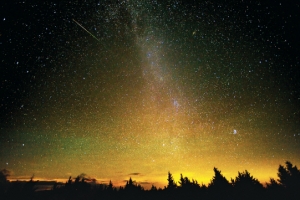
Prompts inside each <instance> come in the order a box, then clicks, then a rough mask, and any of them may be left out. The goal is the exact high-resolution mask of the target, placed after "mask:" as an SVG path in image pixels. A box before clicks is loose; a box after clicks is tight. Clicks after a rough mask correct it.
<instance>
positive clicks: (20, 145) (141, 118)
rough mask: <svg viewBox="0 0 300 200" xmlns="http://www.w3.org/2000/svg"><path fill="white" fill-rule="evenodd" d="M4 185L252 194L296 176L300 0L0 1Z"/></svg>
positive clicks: (0, 151)
mask: <svg viewBox="0 0 300 200" xmlns="http://www.w3.org/2000/svg"><path fill="white" fill-rule="evenodd" d="M0 6H1V12H0V16H1V18H0V21H1V22H0V51H1V54H0V56H1V57H0V68H1V69H0V81H1V84H0V94H1V95H0V120H1V121H0V169H4V168H6V169H8V170H10V171H11V172H12V174H11V177H10V178H11V179H23V178H27V179H28V178H30V177H31V176H32V174H34V175H35V177H36V179H39V180H61V179H67V178H68V177H69V176H73V177H75V176H77V175H79V174H81V173H85V174H87V176H88V177H91V178H96V179H97V180H98V182H99V183H107V182H108V181H109V180H112V182H113V184H114V185H116V186H117V185H124V184H125V183H124V180H126V179H127V180H128V179H129V177H132V178H133V180H136V181H137V182H138V183H140V184H142V186H143V187H145V188H149V187H151V184H154V185H156V186H160V187H162V186H164V185H166V184H167V173H168V171H170V172H171V173H172V174H173V175H174V178H175V180H176V181H177V180H178V178H179V176H180V173H182V174H183V175H184V176H188V177H189V178H193V179H196V180H197V181H198V182H199V183H204V184H207V183H208V182H209V181H210V180H211V178H212V176H213V167H217V168H218V169H220V170H221V171H222V173H223V174H224V175H225V177H226V178H227V179H230V178H234V177H235V176H237V173H238V171H243V170H245V169H247V170H248V171H249V172H250V173H251V174H252V175H253V176H254V177H255V178H258V179H259V180H260V181H261V182H262V183H264V182H266V181H269V178H270V177H273V178H276V177H277V174H276V173H277V169H278V166H279V164H284V162H285V161H286V160H289V161H291V162H292V163H293V164H295V165H298V166H299V165H300V106H299V105H300V81H299V80H300V73H299V72H300V69H299V67H300V64H299V62H300V51H299V50H300V42H299V36H300V23H299V22H300V16H299V15H300V3H299V2H298V1H277V0H275V1H242V0H239V1H225V0H223V1H220V0H219V1H193V0H188V1H186V0H184V1H183V0H181V1H180V0H173V1H170V0H167V1H163V0H152V1H150V0H149V1H146V0H145V1H134V0H127V1H126V0H123V1H122V0H110V1H109V0H82V1H58V0H57V1H52V2H50V1H34V0H31V1H27V0H23V1H21V0H20V1H9V0H7V1H4V2H2V3H1V5H0Z"/></svg>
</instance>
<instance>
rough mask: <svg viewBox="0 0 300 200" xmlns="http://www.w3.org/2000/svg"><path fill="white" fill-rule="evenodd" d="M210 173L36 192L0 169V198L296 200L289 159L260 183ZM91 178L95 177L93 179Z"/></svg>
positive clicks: (298, 185) (297, 177)
mask: <svg viewBox="0 0 300 200" xmlns="http://www.w3.org/2000/svg"><path fill="white" fill-rule="evenodd" d="M213 170H214V176H213V177H212V179H211V181H210V183H209V184H208V185H204V184H199V183H198V182H197V181H196V180H194V179H189V178H188V177H186V176H183V175H182V174H181V175H180V179H179V180H178V182H176V181H175V180H174V178H173V175H172V174H171V172H168V176H167V181H168V184H167V186H165V187H164V188H157V187H155V186H154V185H152V187H151V189H150V190H145V189H144V188H143V187H142V186H141V185H140V184H137V183H136V182H135V181H133V180H132V179H131V178H129V180H128V181H127V182H126V184H125V186H120V187H114V186H113V183H112V182H111V181H110V182H109V184H107V185H103V184H101V185H99V184H98V185H92V184H91V183H90V181H91V180H89V179H88V178H86V176H85V174H81V175H78V176H77V177H76V178H74V179H73V178H72V177H70V178H69V179H68V181H67V182H66V183H65V184H63V185H60V184H58V183H55V184H54V186H53V188H52V190H47V191H39V192H37V191H36V188H37V187H36V185H37V183H38V181H34V180H33V177H31V179H30V181H27V182H25V183H24V182H20V181H13V182H10V181H8V179H7V178H8V176H9V175H10V172H9V171H8V170H6V169H3V170H1V171H0V195H1V196H0V199H128V200H129V199H146V200H147V199H149V200H150V199H178V200H179V199H187V200H188V199H208V200H210V199H211V200H214V199H218V200H219V199H233V200H235V199H236V200H237V199H245V200H248V199H280V200H282V199H292V200H293V199H300V170H299V169H298V168H297V166H293V164H292V163H291V162H289V161H286V162H285V166H283V165H279V168H278V172H277V175H278V178H277V179H274V178H270V180H269V182H268V183H266V185H265V186H263V185H262V184H261V183H260V182H259V181H258V179H256V178H254V177H253V176H252V175H251V174H250V173H249V172H248V171H247V170H245V171H243V172H238V175H237V177H235V178H234V179H231V180H228V179H226V178H225V176H223V175H222V173H221V170H219V169H217V168H214V169H213ZM94 181H95V180H94Z"/></svg>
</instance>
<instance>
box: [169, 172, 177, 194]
mask: <svg viewBox="0 0 300 200" xmlns="http://www.w3.org/2000/svg"><path fill="white" fill-rule="evenodd" d="M167 180H168V185H167V189H168V190H174V189H176V188H177V185H176V182H175V181H174V178H173V175H172V174H171V173H170V172H168V179H167Z"/></svg>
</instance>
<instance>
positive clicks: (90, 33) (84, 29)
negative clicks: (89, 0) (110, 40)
mask: <svg viewBox="0 0 300 200" xmlns="http://www.w3.org/2000/svg"><path fill="white" fill-rule="evenodd" d="M73 21H74V22H75V23H76V24H77V25H78V26H80V27H81V28H82V29H83V30H85V31H86V32H87V33H88V34H90V36H92V37H93V38H94V39H96V40H97V41H98V42H100V40H99V39H98V38H96V36H94V35H93V34H92V33H91V32H89V31H88V30H86V28H84V27H83V26H82V25H81V24H80V23H79V22H77V21H76V20H75V19H73Z"/></svg>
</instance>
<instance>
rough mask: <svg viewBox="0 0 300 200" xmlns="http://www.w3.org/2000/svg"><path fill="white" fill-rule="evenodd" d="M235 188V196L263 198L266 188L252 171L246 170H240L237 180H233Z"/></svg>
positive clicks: (238, 197)
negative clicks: (252, 174) (251, 173)
mask: <svg viewBox="0 0 300 200" xmlns="http://www.w3.org/2000/svg"><path fill="white" fill-rule="evenodd" d="M231 181H232V185H233V187H234V190H235V197H236V198H237V199H261V198H263V197H262V194H263V191H264V188H263V185H262V184H261V183H260V182H259V181H258V180H257V179H256V178H254V177H253V176H251V175H250V173H249V172H248V171H247V170H245V171H244V172H242V173H241V172H238V176H237V177H236V178H235V180H233V179H232V180H231Z"/></svg>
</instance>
